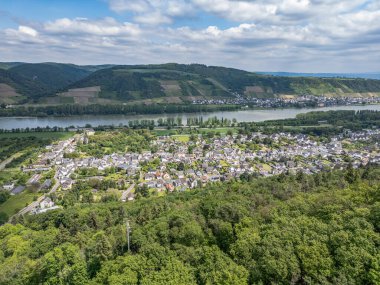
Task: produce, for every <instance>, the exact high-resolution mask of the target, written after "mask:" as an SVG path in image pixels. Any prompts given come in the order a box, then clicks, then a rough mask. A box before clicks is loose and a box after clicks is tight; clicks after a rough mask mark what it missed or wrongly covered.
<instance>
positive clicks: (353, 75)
mask: <svg viewBox="0 0 380 285" xmlns="http://www.w3.org/2000/svg"><path fill="white" fill-rule="evenodd" d="M257 73H258V74H263V75H273V76H289V77H321V78H364V79H376V80H380V72H366V73H297V72H281V71H279V72H257Z"/></svg>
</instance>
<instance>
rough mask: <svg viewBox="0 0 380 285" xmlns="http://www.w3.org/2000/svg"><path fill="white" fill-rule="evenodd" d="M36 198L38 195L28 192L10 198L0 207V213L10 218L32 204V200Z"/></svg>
mask: <svg viewBox="0 0 380 285" xmlns="http://www.w3.org/2000/svg"><path fill="white" fill-rule="evenodd" d="M38 196H39V194H36V193H28V192H25V193H21V194H18V195H15V196H11V197H10V198H9V199H8V200H7V201H5V202H4V203H3V204H1V205H0V212H4V213H6V214H7V215H8V216H9V217H10V216H12V215H14V214H16V213H17V212H18V211H19V210H21V209H22V208H24V207H25V206H27V205H28V204H30V203H31V202H33V199H34V198H35V197H38Z"/></svg>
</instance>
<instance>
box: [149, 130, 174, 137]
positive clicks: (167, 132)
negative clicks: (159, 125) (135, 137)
mask: <svg viewBox="0 0 380 285" xmlns="http://www.w3.org/2000/svg"><path fill="white" fill-rule="evenodd" d="M152 133H154V134H155V135H156V136H172V135H176V131H175V130H164V129H162V130H154V131H152Z"/></svg>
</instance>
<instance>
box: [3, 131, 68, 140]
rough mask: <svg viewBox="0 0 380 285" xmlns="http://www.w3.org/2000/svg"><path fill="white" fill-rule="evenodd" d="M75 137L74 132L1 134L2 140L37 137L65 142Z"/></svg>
mask: <svg viewBox="0 0 380 285" xmlns="http://www.w3.org/2000/svg"><path fill="white" fill-rule="evenodd" d="M73 135H74V132H29V133H0V139H1V138H24V137H37V138H49V139H53V140H65V139H68V138H70V137H72V136H73Z"/></svg>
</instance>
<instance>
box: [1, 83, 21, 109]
mask: <svg viewBox="0 0 380 285" xmlns="http://www.w3.org/2000/svg"><path fill="white" fill-rule="evenodd" d="M20 99H22V96H21V95H20V94H18V93H17V92H16V90H15V89H14V88H13V87H11V86H9V85H8V84H3V83H0V103H1V104H3V103H4V104H14V103H17V102H18V101H19V100H20Z"/></svg>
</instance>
